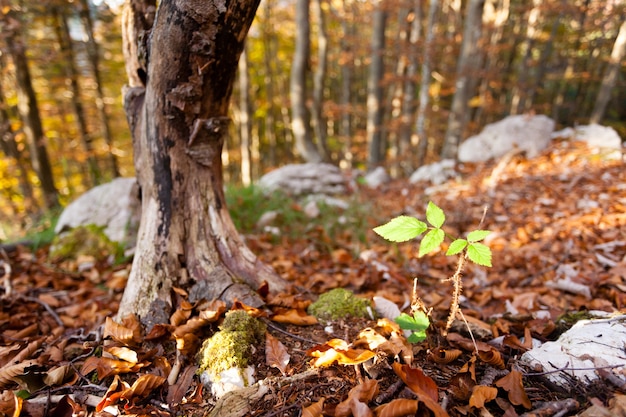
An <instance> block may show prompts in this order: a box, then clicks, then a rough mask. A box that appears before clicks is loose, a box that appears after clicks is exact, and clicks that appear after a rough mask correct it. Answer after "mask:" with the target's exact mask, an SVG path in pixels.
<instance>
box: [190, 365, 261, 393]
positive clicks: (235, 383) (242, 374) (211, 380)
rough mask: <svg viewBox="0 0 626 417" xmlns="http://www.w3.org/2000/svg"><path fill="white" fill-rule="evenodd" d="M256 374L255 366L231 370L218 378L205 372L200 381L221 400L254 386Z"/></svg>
mask: <svg viewBox="0 0 626 417" xmlns="http://www.w3.org/2000/svg"><path fill="white" fill-rule="evenodd" d="M254 373H255V369H254V366H248V367H247V368H245V369H239V368H237V367H234V368H230V369H227V370H225V371H222V372H220V374H219V375H218V376H215V375H212V374H211V373H209V372H207V371H204V372H202V374H201V375H200V381H201V382H202V384H203V385H204V386H205V387H207V388H210V389H211V393H212V394H213V395H214V396H215V397H216V398H220V397H223V396H224V394H226V393H228V392H230V391H235V390H238V389H241V388H244V387H249V386H250V385H252V384H254V383H255V382H256V380H255V379H254Z"/></svg>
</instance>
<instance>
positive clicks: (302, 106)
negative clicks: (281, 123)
mask: <svg viewBox="0 0 626 417" xmlns="http://www.w3.org/2000/svg"><path fill="white" fill-rule="evenodd" d="M309 6H310V5H309V0H296V39H295V44H296V45H295V46H296V47H295V51H294V55H293V63H292V66H291V78H290V82H289V98H290V99H291V130H292V131H293V137H294V140H295V142H296V143H295V145H296V152H297V153H298V154H299V155H300V156H301V157H302V158H303V159H304V160H305V161H307V162H321V161H322V159H323V158H322V155H320V153H319V152H318V150H317V147H316V146H315V144H314V143H313V135H312V132H311V116H310V114H309V109H308V107H307V103H306V101H307V91H308V89H307V85H306V80H307V73H308V71H309V60H310V58H311V45H310V43H311V39H310V37H311V21H310V13H309Z"/></svg>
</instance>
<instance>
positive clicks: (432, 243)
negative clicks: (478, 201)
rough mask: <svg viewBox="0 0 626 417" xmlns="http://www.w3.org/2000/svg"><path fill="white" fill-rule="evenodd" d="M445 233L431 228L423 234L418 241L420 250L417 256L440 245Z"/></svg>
mask: <svg viewBox="0 0 626 417" xmlns="http://www.w3.org/2000/svg"><path fill="white" fill-rule="evenodd" d="M445 235H446V234H445V233H444V231H443V230H441V229H432V230H430V231H429V232H428V233H426V234H425V235H424V238H423V239H422V242H421V243H420V250H419V253H418V254H417V256H419V257H420V258H421V257H422V256H424V255H426V254H427V253H430V252H432V251H434V250H436V249H437V248H439V246H440V245H441V243H442V242H443V239H444V238H445Z"/></svg>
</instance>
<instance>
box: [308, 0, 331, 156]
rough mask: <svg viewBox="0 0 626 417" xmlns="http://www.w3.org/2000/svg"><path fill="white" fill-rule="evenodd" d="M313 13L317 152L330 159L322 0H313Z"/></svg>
mask: <svg viewBox="0 0 626 417" xmlns="http://www.w3.org/2000/svg"><path fill="white" fill-rule="evenodd" d="M313 14H314V15H315V19H316V20H317V67H316V68H315V73H314V74H313V106H312V107H311V110H312V112H311V113H312V116H313V127H314V130H315V136H316V138H317V142H316V143H317V152H318V153H319V154H320V156H321V157H322V160H324V161H329V160H330V155H329V153H328V149H327V146H326V137H327V132H326V119H325V118H324V115H323V113H322V112H323V106H324V87H325V86H324V83H325V81H326V72H327V71H326V69H327V67H328V35H327V33H326V18H325V16H324V10H323V9H322V0H313Z"/></svg>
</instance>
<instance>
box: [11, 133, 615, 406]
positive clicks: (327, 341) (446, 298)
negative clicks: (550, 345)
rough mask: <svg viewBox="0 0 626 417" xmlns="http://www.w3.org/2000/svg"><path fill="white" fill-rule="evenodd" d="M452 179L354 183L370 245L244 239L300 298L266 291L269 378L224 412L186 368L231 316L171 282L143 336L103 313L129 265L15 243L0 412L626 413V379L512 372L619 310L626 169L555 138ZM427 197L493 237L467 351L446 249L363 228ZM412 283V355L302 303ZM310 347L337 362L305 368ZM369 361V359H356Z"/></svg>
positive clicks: (373, 324) (261, 371) (472, 295)
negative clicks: (424, 322)
mask: <svg viewBox="0 0 626 417" xmlns="http://www.w3.org/2000/svg"><path fill="white" fill-rule="evenodd" d="M461 171H462V172H461V176H460V179H457V180H454V181H450V182H447V183H445V184H444V185H442V186H438V187H433V188H431V189H429V190H428V191H429V193H430V194H429V195H426V193H425V188H426V186H425V185H424V184H409V183H408V181H394V182H392V183H390V184H387V185H385V186H383V187H381V188H380V189H378V190H370V189H366V188H359V189H358V190H355V196H356V198H358V199H359V200H360V201H361V202H362V204H363V207H366V208H367V210H366V211H367V212H368V213H370V214H371V216H370V218H368V219H367V224H368V231H367V233H365V235H363V236H361V235H358V232H357V231H355V230H353V229H351V228H347V229H345V230H335V231H334V232H333V233H332V235H330V234H329V233H328V232H327V230H326V229H323V228H312V229H311V230H309V232H308V233H307V234H303V235H300V236H288V235H284V236H282V237H278V238H277V237H276V236H275V235H272V234H269V233H256V234H253V235H249V236H246V239H247V242H248V245H249V246H250V248H251V249H252V250H253V251H254V252H255V253H257V254H261V255H260V256H261V258H262V259H263V261H265V262H266V263H269V264H271V265H272V266H273V267H274V268H275V269H276V271H277V272H278V273H279V274H281V275H282V276H283V277H284V278H285V279H287V280H289V281H290V282H291V283H293V284H294V291H293V293H291V294H282V295H279V296H277V297H273V298H270V299H269V300H268V309H267V311H265V312H262V311H256V312H255V310H253V309H249V310H250V313H251V314H255V313H256V315H258V316H265V317H264V321H265V323H267V325H268V327H267V333H268V334H269V335H270V336H267V339H266V341H265V342H264V343H259V345H258V346H256V349H255V351H254V353H253V359H252V361H251V362H252V363H253V364H254V365H255V367H256V379H257V381H258V380H263V383H262V384H255V385H253V386H252V387H251V388H247V389H246V390H244V391H242V392H240V393H239V394H238V395H233V396H230V397H227V398H228V399H229V400H228V401H223V400H222V401H218V400H216V399H215V398H214V397H213V396H212V395H211V394H210V392H209V390H207V389H203V387H202V385H201V383H200V382H199V378H198V377H197V376H196V375H195V370H196V367H195V366H194V365H193V363H192V362H193V361H192V360H191V359H190V358H193V357H194V355H195V353H196V352H197V350H198V346H199V341H200V339H201V338H202V337H206V336H209V335H211V334H212V333H213V332H215V331H216V329H217V325H218V319H219V318H220V317H223V315H222V313H223V312H224V308H222V307H220V306H217V307H216V306H215V304H212V305H208V306H207V305H206V304H205V305H204V306H203V307H200V306H199V305H198V303H196V304H194V305H192V304H190V303H188V302H187V301H186V297H187V293H186V292H185V291H184V290H183V289H177V291H176V297H177V300H178V301H177V303H178V308H177V309H176V312H175V313H174V314H173V315H172V318H171V320H170V323H169V324H168V325H163V326H156V327H155V328H154V329H153V330H152V331H151V332H150V334H148V335H145V334H142V333H141V331H140V329H139V326H138V324H137V322H136V321H134V320H132V319H127V320H125V321H124V322H123V323H121V324H115V323H114V322H113V321H112V320H111V319H113V318H114V317H115V313H116V309H117V305H118V303H119V300H120V298H121V294H122V291H123V288H124V284H125V280H126V277H127V275H128V271H129V268H130V266H129V265H128V264H122V265H116V266H107V265H104V264H102V265H100V264H97V265H95V266H94V267H92V268H88V269H86V270H83V271H82V272H79V271H78V270H77V267H76V264H72V263H67V262H66V263H63V264H60V263H53V262H51V261H50V260H49V259H48V257H47V252H46V251H45V248H44V249H41V250H38V251H36V252H34V253H33V252H32V251H30V250H28V249H26V248H19V249H18V250H17V251H14V252H12V253H10V254H9V264H10V266H11V274H10V277H9V276H8V274H5V275H6V276H5V278H4V281H3V282H2V283H1V285H2V286H3V290H4V292H3V294H2V295H1V297H2V298H1V299H0V303H1V309H0V329H1V335H0V416H17V415H20V412H21V415H28V416H33V417H35V416H37V417H38V416H44V415H49V416H57V417H58V416H71V415H77V416H78V415H80V416H87V415H101V416H106V415H111V414H113V415H115V414H117V415H156V416H174V415H176V416H182V415H209V413H211V412H212V413H213V414H212V415H221V416H244V415H247V416H266V417H270V416H300V415H302V416H321V415H324V416H337V417H340V416H350V415H354V416H370V415H377V416H402V415H418V416H428V415H434V416H446V415H449V416H490V415H493V416H509V417H512V416H520V415H525V416H551V415H560V416H564V415H580V416H587V417H594V416H626V395H625V394H626V392H625V389H624V386H623V385H622V386H619V384H617V386H616V384H615V383H611V382H610V380H607V379H605V378H598V379H596V380H595V381H594V382H590V383H587V382H585V383H583V382H579V381H576V380H574V379H571V381H570V383H569V384H568V386H567V387H565V388H563V387H558V386H555V385H554V384H552V383H551V382H550V380H548V378H546V374H545V373H542V372H538V371H540V370H535V369H528V368H526V367H524V366H522V365H521V364H520V362H519V358H520V356H521V354H522V353H523V352H524V351H525V350H527V349H528V347H529V344H528V336H529V335H532V337H533V338H534V339H536V340H539V341H542V342H545V341H548V340H555V339H556V338H557V337H558V336H559V335H560V334H561V333H562V332H563V331H565V330H566V329H567V328H568V327H570V326H571V325H572V324H573V322H574V321H575V320H576V319H577V318H578V317H580V315H579V314H580V312H584V311H588V310H603V311H607V312H617V311H621V312H622V313H624V312H625V309H626V170H625V169H624V162H623V161H622V160H619V159H618V160H609V159H606V158H604V156H603V155H601V154H597V153H593V152H590V151H589V150H588V149H587V148H585V147H584V146H582V145H573V144H569V143H568V142H562V143H555V144H554V145H553V147H552V148H550V149H549V150H546V151H545V152H544V153H542V154H541V155H540V156H538V157H537V158H534V159H532V160H526V159H523V158H522V157H521V156H515V157H513V158H512V159H510V160H509V161H508V162H506V163H502V164H500V165H497V164H496V163H487V164H482V165H472V166H464V167H462V168H461ZM429 200H432V201H433V202H435V203H436V204H437V205H438V206H440V207H441V208H442V209H443V210H444V212H445V213H446V215H447V222H446V227H445V229H446V231H447V232H448V233H450V234H452V235H455V236H463V235H464V233H466V232H467V231H470V230H473V229H476V228H478V227H479V225H480V228H481V229H488V230H491V231H492V232H493V233H492V235H491V236H489V237H488V239H487V241H486V243H487V244H488V246H489V247H490V248H491V250H492V251H493V267H492V268H485V267H479V266H475V265H472V264H468V265H467V266H466V268H465V270H464V273H463V284H464V286H463V296H462V298H461V309H462V312H463V315H464V316H465V317H466V318H467V319H468V321H469V322H470V324H471V327H472V328H473V329H474V336H475V337H476V338H477V339H478V341H477V343H478V345H477V347H478V349H476V347H475V345H474V344H473V343H472V342H471V340H470V335H469V334H468V332H467V331H466V326H465V324H463V322H457V323H455V324H454V325H453V327H452V329H451V331H450V332H449V334H448V335H447V337H444V336H442V333H441V330H442V329H443V327H444V326H445V321H446V318H447V315H448V310H449V307H450V302H451V294H452V287H451V283H450V282H449V281H445V279H446V278H448V277H450V276H451V275H452V273H453V272H454V269H455V266H456V259H455V258H454V257H446V256H444V253H443V252H441V253H435V254H432V255H428V256H425V257H422V258H418V257H417V256H416V254H417V248H418V243H419V242H416V241H412V242H409V243H404V244H391V243H389V242H386V241H384V240H383V239H381V238H380V237H378V236H376V235H375V234H374V233H373V232H371V227H374V226H377V225H379V224H381V223H384V222H386V221H387V220H389V219H391V218H392V217H394V216H397V215H399V214H409V215H415V216H417V217H418V218H420V219H424V210H425V207H426V204H427V203H428V201H429ZM485 206H487V207H488V210H487V214H486V216H485V218H484V221H483V223H482V224H480V221H481V218H482V217H483V211H484V207H485ZM5 268H6V267H5ZM563 270H567V271H575V274H574V276H573V278H572V281H574V282H575V284H576V285H572V286H571V287H567V285H566V286H562V285H556V284H555V283H556V282H557V281H558V280H559V279H560V278H561V276H560V275H559V274H560V273H561V272H562V271H563ZM5 272H6V271H5ZM2 274H3V271H1V270H0V276H1V275H2ZM414 277H418V278H419V286H418V295H419V297H420V298H421V300H422V301H423V303H424V305H425V306H426V307H427V308H432V315H431V327H430V329H429V330H428V337H427V339H426V340H425V341H423V342H421V343H417V344H414V345H410V344H408V343H407V342H406V340H404V339H403V337H402V336H401V333H398V331H397V328H395V327H394V326H393V324H391V323H389V322H384V321H382V322H381V321H376V320H370V319H364V318H345V319H341V320H337V321H335V322H333V323H332V324H331V325H330V326H323V325H322V324H306V323H308V320H310V318H309V317H307V316H306V315H305V313H304V308H305V307H306V305H307V303H308V302H310V301H311V300H314V299H315V298H316V297H317V295H318V294H320V293H323V292H325V291H328V290H330V289H332V288H335V287H343V288H347V289H350V290H352V291H354V292H355V293H356V294H357V295H359V296H362V297H369V298H371V297H373V296H379V297H385V298H386V299H388V300H391V301H393V302H395V303H396V304H397V305H398V306H399V307H404V308H406V306H407V305H408V304H409V303H410V298H411V290H412V281H413V278H414ZM234 308H237V306H236V307H234ZM238 308H244V309H245V308H246V307H245V306H238ZM201 309H204V310H203V313H202V315H201V313H200V311H199V310H201ZM211 309H213V313H214V314H213V316H211V315H210V314H208V315H207V314H206V312H207V310H211ZM539 313H540V314H539ZM211 317H212V318H211ZM279 317H282V319H279ZM502 336H504V338H502ZM524 336H526V339H524ZM338 339H341V340H343V341H344V342H345V343H343V342H339V341H338ZM625 340H626V339H625ZM496 341H499V343H495V342H496ZM177 346H178V348H179V350H177V349H176V347H177ZM477 350H478V352H477ZM315 352H317V355H318V356H319V355H320V354H327V355H328V354H329V352H332V355H331V356H325V357H326V358H330V359H328V360H327V361H326V363H325V364H324V365H325V366H322V367H316V366H315V365H314V361H315V360H316V357H314V356H312V355H316V353H315ZM369 352H374V354H375V355H376V356H375V358H374V359H373V362H372V361H370V362H365V363H360V359H359V358H362V357H363V356H359V355H363V354H365V355H367V354H368V353H369ZM177 353H178V354H177ZM622 353H623V356H624V358H625V361H626V352H622ZM590 354H591V355H593V350H591V351H590ZM339 363H343V364H339ZM172 368H174V369H175V371H172ZM623 371H624V368H623V367H622V368H621V372H623ZM561 372H562V373H563V374H564V375H566V374H567V371H566V370H563V371H561ZM168 377H169V378H170V382H169V384H168V383H167V382H165V380H166V378H168ZM383 405H386V406H384V407H383Z"/></svg>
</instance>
